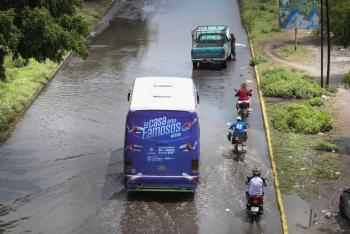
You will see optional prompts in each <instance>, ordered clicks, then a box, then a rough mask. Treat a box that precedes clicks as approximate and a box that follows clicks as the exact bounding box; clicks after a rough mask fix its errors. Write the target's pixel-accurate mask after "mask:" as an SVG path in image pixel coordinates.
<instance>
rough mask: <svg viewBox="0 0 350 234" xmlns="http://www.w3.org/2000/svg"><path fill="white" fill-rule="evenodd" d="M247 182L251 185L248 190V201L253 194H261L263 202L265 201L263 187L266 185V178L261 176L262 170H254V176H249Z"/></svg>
mask: <svg viewBox="0 0 350 234" xmlns="http://www.w3.org/2000/svg"><path fill="white" fill-rule="evenodd" d="M247 184H248V185H249V190H248V191H247V192H246V198H247V201H249V199H250V197H251V196H260V197H261V202H263V199H262V198H263V196H264V191H263V187H264V186H266V179H265V178H261V170H260V169H259V168H254V169H253V170H252V176H248V177H247Z"/></svg>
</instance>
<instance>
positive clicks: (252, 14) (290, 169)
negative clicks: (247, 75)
mask: <svg viewBox="0 0 350 234" xmlns="http://www.w3.org/2000/svg"><path fill="white" fill-rule="evenodd" d="M337 1H340V0H336V2H337ZM347 1H349V0H347ZM239 2H240V8H241V12H242V22H243V24H244V25H245V26H246V28H247V30H248V31H249V34H250V35H249V36H250V39H251V42H252V46H253V48H254V52H255V56H266V55H265V54H264V52H263V50H262V48H263V45H264V44H265V43H266V42H268V41H271V40H278V39H279V38H282V37H284V36H285V35H286V34H287V33H286V31H285V30H280V29H278V25H277V24H278V22H277V18H276V15H277V12H278V6H277V5H276V1H275V0H239ZM345 25H346V24H344V25H342V26H345ZM347 27H349V26H347ZM347 33H349V32H347ZM293 49H294V48H293ZM278 53H279V54H280V56H282V57H286V58H287V59H290V60H292V61H295V60H299V59H300V60H299V61H301V59H302V58H303V56H304V55H305V56H306V55H307V54H308V55H310V56H311V53H310V51H307V50H304V48H301V49H300V46H299V47H298V51H297V53H292V51H291V48H290V47H284V48H283V47H282V48H280V50H279V52H278ZM303 61H304V59H303ZM277 66H279V65H278V64H276V62H275V61H274V60H272V59H269V60H267V61H266V62H265V63H260V64H259V65H258V72H259V75H260V77H261V84H260V88H261V90H262V91H263V94H264V96H269V98H266V100H267V102H266V104H267V114H268V116H270V117H273V118H272V119H271V120H272V121H273V122H274V123H272V124H270V126H271V127H270V132H271V137H272V145H273V147H272V149H273V153H274V157H275V160H276V164H277V171H278V176H279V181H280V186H281V189H282V192H283V193H290V192H297V193H298V194H299V195H300V196H301V197H304V198H305V197H310V196H314V195H315V192H317V188H318V186H319V185H318V184H317V182H318V181H320V180H329V179H336V178H337V174H336V173H335V171H336V168H337V167H338V165H339V162H340V157H339V155H338V154H337V153H333V152H330V149H332V151H333V150H334V149H335V147H336V146H335V145H333V144H332V143H329V139H328V138H329V136H328V135H327V134H324V135H319V134H302V133H296V132H307V133H317V132H319V131H328V130H329V129H330V128H331V127H332V119H331V117H330V115H329V114H328V113H326V112H325V111H324V110H325V108H326V107H327V108H328V105H324V102H325V101H324V100H322V99H321V98H320V96H321V95H322V94H325V93H326V94H329V93H328V92H327V91H326V90H324V89H321V88H320V86H319V85H318V84H317V83H316V82H314V78H313V77H309V76H305V75H301V74H300V73H298V72H293V71H292V70H290V69H283V68H280V67H277ZM349 79H350V78H349ZM281 97H282V98H283V99H281ZM295 98H299V99H309V100H305V101H304V103H302V104H300V103H301V100H297V99H295ZM275 124H276V125H278V128H279V129H282V130H279V129H278V128H277V127H275ZM328 143H329V144H332V145H329V144H328ZM335 151H336V150H335ZM316 194H317V193H316Z"/></svg>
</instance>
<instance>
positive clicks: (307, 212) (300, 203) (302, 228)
mask: <svg viewBox="0 0 350 234" xmlns="http://www.w3.org/2000/svg"><path fill="white" fill-rule="evenodd" d="M283 204H284V209H285V211H286V217H287V223H288V231H289V233H293V234H304V233H307V229H308V228H309V226H310V225H311V222H312V213H313V212H312V209H311V205H310V204H309V203H308V202H306V201H304V200H303V199H301V198H300V197H299V195H297V194H296V193H294V194H290V195H283Z"/></svg>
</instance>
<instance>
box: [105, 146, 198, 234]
mask: <svg viewBox="0 0 350 234" xmlns="http://www.w3.org/2000/svg"><path fill="white" fill-rule="evenodd" d="M122 177H123V149H118V150H115V151H113V152H112V153H111V156H110V159H109V162H108V166H107V170H106V175H105V182H104V185H103V189H102V199H103V200H119V201H122V202H125V206H124V212H123V213H122V215H121V217H122V220H121V224H120V225H121V228H122V232H123V233H154V232H153V231H154V230H157V231H159V232H160V233H162V232H165V231H166V232H168V233H197V232H198V220H197V212H196V207H195V195H193V194H191V193H169V192H163V193H162V192H133V193H130V192H129V193H128V192H127V191H126V190H125V189H124V185H123V181H122Z"/></svg>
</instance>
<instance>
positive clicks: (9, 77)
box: [0, 0, 110, 141]
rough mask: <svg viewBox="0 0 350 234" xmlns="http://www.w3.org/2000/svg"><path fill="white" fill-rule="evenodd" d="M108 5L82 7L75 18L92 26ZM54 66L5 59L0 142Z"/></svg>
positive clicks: (54, 64) (48, 62)
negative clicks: (79, 18) (78, 17)
mask: <svg viewBox="0 0 350 234" xmlns="http://www.w3.org/2000/svg"><path fill="white" fill-rule="evenodd" d="M109 3H110V1H109V0H105V1H99V2H93V3H84V5H83V8H82V9H79V10H78V14H79V15H81V16H83V18H85V20H86V21H87V22H88V23H89V24H90V25H93V24H94V22H95V21H96V19H97V18H98V17H99V16H100V15H101V14H102V13H103V11H104V9H106V7H107V6H108V4H109ZM57 66H58V64H56V63H53V62H51V61H49V60H47V61H46V62H45V63H39V62H37V61H35V60H34V59H31V60H29V63H28V64H26V65H23V64H21V63H20V62H18V61H17V60H16V61H14V60H12V59H10V58H9V57H6V58H5V69H6V79H5V81H0V141H1V140H3V139H4V138H5V137H6V132H7V130H8V129H9V128H10V126H11V124H12V123H13V122H14V121H16V119H17V118H18V116H19V115H20V114H21V113H22V111H23V110H24V109H25V108H26V107H27V106H28V105H29V104H30V103H31V102H32V99H33V97H34V96H35V95H36V93H37V92H38V91H39V90H40V89H41V88H42V87H43V86H44V85H45V84H46V83H47V82H48V81H49V78H50V77H51V75H52V73H53V72H54V71H55V69H56V68H57Z"/></svg>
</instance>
